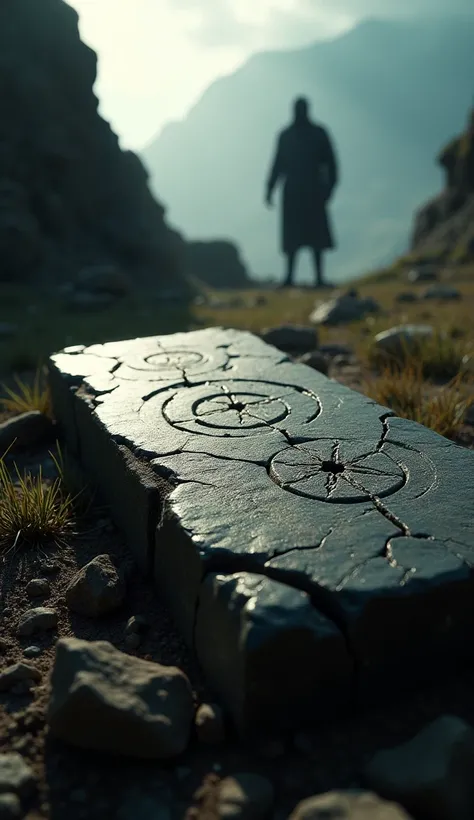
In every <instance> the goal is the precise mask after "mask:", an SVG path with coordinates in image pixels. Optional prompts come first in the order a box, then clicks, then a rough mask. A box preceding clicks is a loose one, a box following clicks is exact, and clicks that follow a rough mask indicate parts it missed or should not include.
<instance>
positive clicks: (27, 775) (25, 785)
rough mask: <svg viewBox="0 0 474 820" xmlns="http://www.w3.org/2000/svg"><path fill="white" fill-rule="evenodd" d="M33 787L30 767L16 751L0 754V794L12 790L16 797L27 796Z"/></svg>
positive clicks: (32, 775)
mask: <svg viewBox="0 0 474 820" xmlns="http://www.w3.org/2000/svg"><path fill="white" fill-rule="evenodd" d="M34 788H35V776H34V774H33V771H32V769H31V767H30V766H29V765H28V763H27V762H26V761H25V760H24V758H23V757H22V756H21V755H20V754H18V752H5V753H4V754H0V794H5V793H7V792H12V793H13V794H16V795H18V797H20V798H22V799H25V798H27V797H29V796H30V795H31V794H32V792H33V791H34Z"/></svg>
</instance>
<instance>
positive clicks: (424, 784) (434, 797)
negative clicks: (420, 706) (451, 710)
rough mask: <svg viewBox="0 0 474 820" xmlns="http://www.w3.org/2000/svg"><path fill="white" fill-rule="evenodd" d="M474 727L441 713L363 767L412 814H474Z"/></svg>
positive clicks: (465, 819) (374, 784)
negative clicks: (438, 716) (419, 730)
mask: <svg viewBox="0 0 474 820" xmlns="http://www.w3.org/2000/svg"><path fill="white" fill-rule="evenodd" d="M473 771H474V730H473V728H472V727H471V726H469V725H468V724H467V723H465V722H464V721H463V720H461V719H460V718H458V717H455V716H453V715H443V716H442V717H440V718H438V719H437V720H435V721H433V722H432V723H430V724H429V725H428V726H426V727H425V728H424V729H423V730H422V731H421V732H419V734H417V735H416V736H415V737H414V738H413V739H412V740H409V741H408V742H407V743H404V744H403V745H401V746H397V747H396V748H394V749H387V750H385V751H381V752H379V753H378V754H376V755H375V757H374V758H373V759H372V760H371V761H370V763H369V765H368V767H367V769H366V777H367V781H368V783H369V785H370V787H371V788H373V789H375V791H377V792H378V793H379V794H381V795H382V796H383V797H385V798H387V799H388V800H396V801H398V802H399V803H401V804H402V805H403V806H404V807H405V808H406V809H407V810H408V811H410V812H412V813H413V815H414V816H415V817H417V818H418V817H420V818H424V817H426V818H430V820H453V818H456V820H472V817H473V816H474V778H473V776H472V772H473Z"/></svg>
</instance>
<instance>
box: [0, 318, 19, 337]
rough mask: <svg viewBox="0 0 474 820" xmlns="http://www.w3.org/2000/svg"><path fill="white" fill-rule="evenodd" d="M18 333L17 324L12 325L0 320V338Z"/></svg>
mask: <svg viewBox="0 0 474 820" xmlns="http://www.w3.org/2000/svg"><path fill="white" fill-rule="evenodd" d="M17 333H18V325H12V324H11V323H10V322H0V339H9V338H10V336H15V335H16V334H17Z"/></svg>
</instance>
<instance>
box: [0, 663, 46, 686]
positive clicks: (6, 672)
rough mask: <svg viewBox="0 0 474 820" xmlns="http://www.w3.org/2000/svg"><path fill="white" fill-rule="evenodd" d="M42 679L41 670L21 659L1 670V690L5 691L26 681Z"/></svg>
mask: <svg viewBox="0 0 474 820" xmlns="http://www.w3.org/2000/svg"><path fill="white" fill-rule="evenodd" d="M39 680H41V672H40V671H39V669H36V667H35V666H31V664H29V663H24V662H23V661H19V663H14V664H12V665H11V666H7V668H6V669H3V670H2V671H1V672H0V691H2V692H5V691H7V690H9V689H12V688H13V687H14V686H16V685H17V684H19V683H23V682H24V681H39Z"/></svg>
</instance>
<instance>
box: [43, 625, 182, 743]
mask: <svg viewBox="0 0 474 820" xmlns="http://www.w3.org/2000/svg"><path fill="white" fill-rule="evenodd" d="M51 686H52V691H51V699H50V703H49V708H48V714H47V721H48V724H49V726H50V729H51V732H52V733H53V735H55V737H58V738H60V739H61V740H64V741H66V742H67V743H71V744H73V745H74V746H79V747H81V748H84V749H96V750H98V751H104V752H109V753H112V754H120V755H129V756H131V757H139V758H157V759H165V758H171V757H175V756H176V755H179V754H181V753H182V752H183V751H184V750H185V749H186V746H187V743H188V738H189V734H190V729H191V724H192V720H193V712H194V709H193V701H192V692H191V687H190V684H189V681H188V679H187V677H186V675H184V673H183V672H181V671H180V670H179V669H177V668H176V667H173V666H161V665H160V664H157V663H152V662H150V661H144V660H141V659H139V658H134V657H131V656H129V655H126V654H124V653H123V652H119V650H118V649H115V647H113V646H112V644H110V643H108V642H107V641H92V642H88V641H83V640H79V639H77V638H62V639H61V640H59V641H58V643H57V645H56V658H55V663H54V668H53V672H52V676H51Z"/></svg>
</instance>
